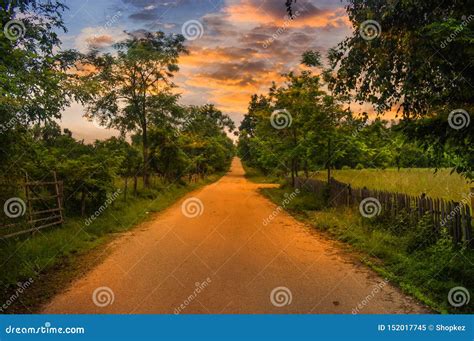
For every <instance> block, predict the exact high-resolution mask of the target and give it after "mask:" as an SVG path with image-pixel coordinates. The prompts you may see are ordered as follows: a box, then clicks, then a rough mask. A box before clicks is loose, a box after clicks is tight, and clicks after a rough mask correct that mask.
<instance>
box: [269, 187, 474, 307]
mask: <svg viewBox="0 0 474 341" xmlns="http://www.w3.org/2000/svg"><path fill="white" fill-rule="evenodd" d="M292 191H293V189H291V188H285V187H282V188H267V189H261V192H262V194H263V195H265V196H266V197H268V198H269V199H270V200H272V201H273V202H275V203H276V204H278V205H281V202H282V201H283V200H284V199H285V194H287V195H288V194H290V193H291V192H292ZM286 208H287V210H288V211H289V212H290V213H291V214H293V215H294V216H295V218H297V219H299V220H301V221H303V222H305V223H308V224H309V225H311V226H313V227H314V228H316V229H318V230H319V231H322V232H323V233H324V234H326V235H328V236H329V237H330V238H332V239H337V240H339V241H342V242H344V243H347V244H350V245H351V248H352V249H354V250H356V251H358V252H357V254H360V255H361V256H360V258H361V261H362V262H363V263H365V264H367V265H368V266H370V267H371V268H372V269H374V270H375V271H376V272H378V273H379V274H381V275H382V276H383V277H385V278H388V279H389V280H390V281H391V282H392V283H395V284H397V285H398V286H399V287H400V288H401V289H402V290H403V291H404V292H405V293H407V294H410V295H412V296H414V297H416V298H417V299H418V300H420V301H421V302H423V303H425V304H426V305H428V306H429V307H431V308H432V309H433V310H435V311H437V312H440V313H473V312H474V305H473V302H472V300H471V302H470V303H469V304H467V305H464V306H462V307H460V308H455V307H453V306H451V305H450V304H449V302H448V293H449V291H450V290H451V289H452V288H454V287H457V286H461V287H464V288H466V289H468V290H469V292H470V293H471V295H473V294H474V266H473V265H474V251H473V250H472V249H463V248H459V247H453V246H452V243H451V242H450V241H449V240H446V239H440V240H439V241H438V242H436V243H434V244H432V245H429V246H427V247H423V248H421V249H415V250H413V248H410V246H412V245H413V240H414V235H413V234H411V233H407V234H404V235H395V234H393V233H391V232H390V231H389V230H388V229H387V226H382V225H380V224H378V223H374V222H373V221H371V220H369V219H367V218H363V217H362V216H361V215H360V214H359V211H358V210H357V209H354V208H324V200H323V198H317V196H316V195H315V194H314V193H305V192H303V193H302V194H301V195H300V196H298V197H297V198H296V199H295V200H293V201H292V202H290V203H289V204H288V205H286Z"/></svg>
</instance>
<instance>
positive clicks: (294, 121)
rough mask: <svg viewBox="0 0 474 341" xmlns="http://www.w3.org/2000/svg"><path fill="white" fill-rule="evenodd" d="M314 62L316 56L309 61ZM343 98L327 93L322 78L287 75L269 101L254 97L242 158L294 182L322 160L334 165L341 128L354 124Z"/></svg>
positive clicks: (246, 121) (243, 137) (307, 73)
mask: <svg viewBox="0 0 474 341" xmlns="http://www.w3.org/2000/svg"><path fill="white" fill-rule="evenodd" d="M309 57H311V58H312V59H313V62H314V60H315V59H314V58H313V57H314V55H311V56H309ZM351 118H352V115H351V113H350V111H348V110H344V109H343V107H342V103H341V101H340V99H339V98H337V97H334V96H331V95H329V94H328V93H327V92H326V91H324V90H323V83H322V80H321V78H320V76H319V75H314V74H313V73H312V72H310V71H303V72H302V73H301V74H299V75H296V74H293V73H289V74H288V75H286V81H285V83H284V84H283V85H282V86H277V85H276V84H274V85H273V86H272V87H271V89H270V92H269V94H268V96H260V97H257V96H254V97H252V101H251V103H250V107H249V113H248V114H247V115H246V116H245V118H244V120H243V121H242V124H241V126H240V142H239V152H240V155H241V156H242V157H243V159H244V160H246V161H250V162H251V163H252V164H253V165H255V166H258V167H259V168H260V169H262V170H263V171H264V172H269V171H272V170H278V171H280V172H284V173H289V175H290V176H291V177H292V179H294V177H295V176H296V175H297V174H298V172H299V171H301V170H303V171H304V172H305V173H306V174H307V173H308V171H309V169H310V168H314V164H315V163H317V162H318V161H320V160H325V162H326V163H327V162H330V157H332V155H328V153H330V152H331V151H330V150H328V147H330V145H329V144H330V143H331V141H332V143H333V144H335V143H336V141H337V140H338V138H337V133H338V131H339V130H338V127H341V126H344V125H347V124H348V122H351Z"/></svg>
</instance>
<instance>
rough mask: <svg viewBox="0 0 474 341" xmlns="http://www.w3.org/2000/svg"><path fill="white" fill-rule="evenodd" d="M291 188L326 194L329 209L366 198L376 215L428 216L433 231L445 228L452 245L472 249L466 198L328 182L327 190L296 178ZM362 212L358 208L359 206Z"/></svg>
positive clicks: (319, 183) (473, 241)
mask: <svg viewBox="0 0 474 341" xmlns="http://www.w3.org/2000/svg"><path fill="white" fill-rule="evenodd" d="M295 187H297V188H300V189H304V190H308V191H312V192H315V193H321V192H322V191H328V192H327V193H329V198H328V200H329V204H330V205H331V206H359V205H360V204H361V202H362V201H363V200H364V199H366V198H375V199H376V205H377V206H378V207H376V209H378V210H380V212H378V213H383V214H384V215H385V216H390V217H392V218H395V216H397V214H399V213H402V212H405V213H407V214H409V216H410V218H411V219H413V220H414V221H417V220H419V219H421V218H422V217H424V216H426V215H428V216H429V217H431V221H432V225H433V228H434V229H437V230H439V229H440V228H441V227H446V228H447V230H448V231H449V234H450V235H451V236H452V238H453V240H454V242H455V243H462V242H466V243H468V244H469V245H471V246H474V239H473V232H472V215H471V208H470V206H469V200H471V199H472V198H473V194H474V193H473V192H471V197H470V198H469V197H466V198H465V199H464V200H463V201H462V202H454V201H447V200H444V199H439V198H430V197H428V196H426V195H425V194H422V195H421V196H419V197H416V196H410V195H407V194H403V193H393V192H387V191H380V190H370V189H367V188H352V187H351V185H348V184H345V183H342V182H339V181H337V180H335V179H333V178H332V179H331V182H330V186H329V190H328V186H327V182H325V181H320V180H315V179H304V178H297V179H296V181H295ZM360 209H362V207H360Z"/></svg>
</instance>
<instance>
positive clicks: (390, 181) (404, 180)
mask: <svg viewBox="0 0 474 341" xmlns="http://www.w3.org/2000/svg"><path fill="white" fill-rule="evenodd" d="M332 172H333V173H332V174H333V175H332V176H333V177H334V178H335V179H336V180H338V181H341V182H344V183H349V184H351V185H352V186H353V187H364V186H366V187H367V188H371V189H379V190H386V191H390V192H399V193H406V194H410V195H420V194H421V193H426V195H428V196H430V197H432V198H444V199H448V200H454V201H461V200H462V199H463V198H466V197H468V196H469V190H470V187H474V183H472V184H469V183H468V182H466V180H465V179H463V178H462V177H461V176H460V175H458V174H457V173H453V174H450V170H447V169H441V170H438V171H437V172H436V173H435V171H434V169H426V168H404V169H400V171H398V170H397V169H392V168H390V169H362V170H355V169H349V170H333V171H332ZM313 177H314V178H316V179H320V180H326V179H327V173H326V172H325V171H320V172H318V173H316V174H314V175H313Z"/></svg>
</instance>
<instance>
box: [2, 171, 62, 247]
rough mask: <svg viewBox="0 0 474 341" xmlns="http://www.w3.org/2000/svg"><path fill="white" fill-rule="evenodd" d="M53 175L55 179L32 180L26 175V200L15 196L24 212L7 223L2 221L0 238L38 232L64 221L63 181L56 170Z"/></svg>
mask: <svg viewBox="0 0 474 341" xmlns="http://www.w3.org/2000/svg"><path fill="white" fill-rule="evenodd" d="M53 177H54V181H31V180H30V179H29V177H28V175H26V176H25V183H24V184H23V185H22V186H23V187H24V190H25V197H24V198H23V199H24V200H23V199H22V198H17V197H15V198H13V199H14V200H15V202H16V205H17V207H18V209H20V210H21V211H22V212H21V214H18V216H15V217H13V218H10V219H8V223H6V224H5V223H4V224H2V222H1V221H0V238H3V239H6V238H10V237H15V236H19V235H22V234H25V233H31V232H37V231H39V230H41V229H44V228H46V227H50V226H54V225H60V224H62V223H64V209H63V182H62V181H58V179H57V177H56V173H55V172H53ZM4 205H6V203H5V204H4ZM22 206H23V207H22ZM3 210H4V211H5V212H2V213H5V215H6V213H7V208H6V206H5V207H3Z"/></svg>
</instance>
